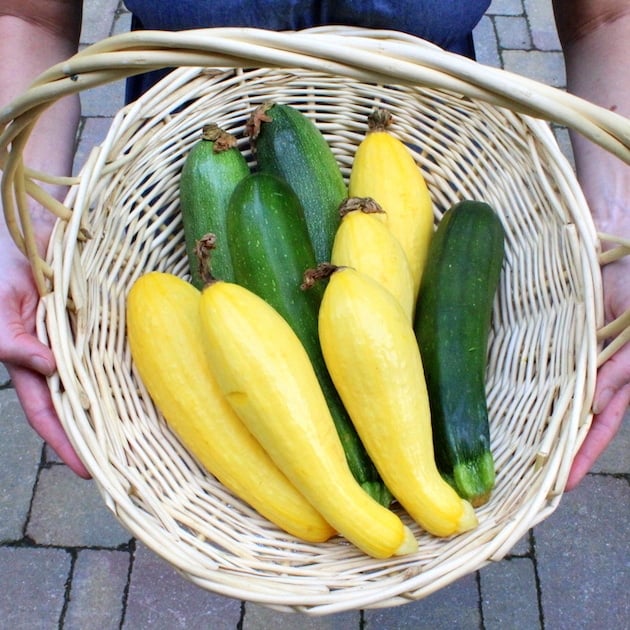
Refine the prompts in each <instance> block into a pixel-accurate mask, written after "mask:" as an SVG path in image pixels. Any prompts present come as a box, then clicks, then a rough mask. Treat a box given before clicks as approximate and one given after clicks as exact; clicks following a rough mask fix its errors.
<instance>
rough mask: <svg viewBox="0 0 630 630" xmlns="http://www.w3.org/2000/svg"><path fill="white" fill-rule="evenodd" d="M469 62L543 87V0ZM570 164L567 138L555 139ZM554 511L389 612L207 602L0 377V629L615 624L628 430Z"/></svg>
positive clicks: (97, 93)
mask: <svg viewBox="0 0 630 630" xmlns="http://www.w3.org/2000/svg"><path fill="white" fill-rule="evenodd" d="M128 24H129V16H128V14H127V13H126V12H125V11H124V9H123V8H121V6H119V2H118V0H105V1H100V2H97V0H88V2H87V3H86V11H85V16H84V29H83V34H82V42H84V43H85V44H87V43H90V42H92V41H95V40H97V39H100V38H102V37H105V36H107V35H109V34H113V33H115V32H120V31H124V30H126V29H127V28H128ZM475 36H476V42H477V49H478V57H479V61H481V62H482V63H486V64H489V65H494V66H501V67H505V68H507V69H509V70H512V71H514V72H519V73H522V74H525V75H528V76H531V77H533V78H536V79H538V80H540V81H543V82H546V83H549V84H551V85H555V86H560V87H562V86H563V85H564V67H563V61H562V55H561V53H560V52H559V45H558V41H557V37H556V35H555V32H554V30H553V26H552V20H551V9H550V2H548V1H547V0H495V1H494V2H493V4H492V6H491V9H490V11H489V12H488V14H487V15H486V17H484V19H483V21H482V22H481V24H480V25H479V27H478V29H477V31H476V33H475ZM122 94H123V92H122V86H120V85H115V86H107V87H104V88H99V89H97V90H93V91H92V92H91V93H89V94H85V95H82V100H83V120H82V127H81V137H80V143H79V147H78V151H77V161H78V163H80V162H81V160H82V158H83V157H84V156H85V154H86V151H87V150H89V147H91V146H92V145H93V144H95V143H98V142H100V140H101V139H102V138H103V136H104V134H105V133H106V130H107V126H108V124H109V119H110V117H111V116H112V114H113V112H115V111H116V110H117V108H118V107H119V106H120V103H121V101H122ZM556 132H557V137H558V140H559V142H560V144H561V146H562V147H563V149H564V150H565V152H566V154H567V155H568V156H569V157H570V147H569V142H568V136H567V134H566V131H565V130H563V129H558V130H556ZM628 417H629V416H626V419H625V421H624V424H623V427H622V431H621V434H620V435H619V436H618V438H617V439H616V440H615V442H614V443H613V444H612V445H611V446H610V447H609V449H608V450H607V452H606V453H605V454H604V455H603V457H602V458H601V459H600V461H599V462H598V463H597V465H596V467H595V469H594V470H593V471H592V473H591V474H589V475H588V477H587V479H586V480H585V482H584V483H583V484H582V485H581V486H580V487H579V488H578V489H577V490H575V491H574V492H572V493H570V494H568V495H566V496H565V497H564V498H563V500H562V502H561V504H560V507H559V508H558V509H557V511H556V512H555V513H554V514H553V515H552V516H551V517H549V518H548V519H547V520H546V521H545V522H543V523H542V524H540V525H539V526H537V527H534V528H533V529H532V530H530V531H529V532H528V534H527V535H526V536H525V537H524V538H523V539H522V540H521V541H520V542H519V543H518V544H517V545H516V546H515V548H514V549H513V550H512V552H511V554H510V555H508V556H507V557H506V558H505V559H504V560H503V561H501V562H498V563H494V564H492V565H490V566H487V567H485V568H483V569H482V570H480V571H477V572H476V573H474V574H472V575H469V576H467V577H465V578H463V579H461V580H459V581H458V582H456V583H454V584H452V585H451V586H449V587H447V588H445V589H443V590H441V591H438V592H437V593H436V594H434V595H432V596H430V597H428V598H426V599H424V600H421V601H419V602H414V603H411V604H407V605H405V606H402V607H396V608H386V609H382V610H368V611H354V612H348V613H342V614H338V615H332V616H329V617H324V618H310V617H306V616H304V615H300V614H293V615H287V614H283V613H278V612H275V611H273V610H270V609H268V608H265V607H262V606H258V605H254V604H250V603H247V604H242V603H241V602H239V601H236V600H232V599H228V598H225V597H221V596H217V595H213V594H211V593H207V592H205V591H203V590H201V589H199V588H197V587H196V586H194V585H192V584H190V583H189V582H187V581H186V580H184V579H182V578H181V577H180V576H179V575H178V574H177V573H176V572H175V571H174V570H173V569H172V568H171V567H169V566H168V565H166V564H165V563H164V562H163V561H162V560H161V559H159V558H158V557H157V556H155V555H154V554H153V553H152V552H151V551H149V550H148V549H147V548H146V547H144V546H143V545H142V544H141V543H139V542H138V541H136V540H134V539H133V538H132V537H131V536H130V535H129V533H128V532H127V531H126V530H124V529H123V528H122V527H121V526H120V525H119V524H118V522H117V521H116V520H115V519H114V517H113V516H112V515H111V513H110V512H109V511H108V510H107V509H106V507H105V506H104V504H103V502H102V501H101V499H100V495H99V494H98V492H97V490H96V488H95V486H94V485H93V484H92V483H91V482H85V481H80V480H79V479H77V478H76V477H74V476H73V475H72V474H71V473H70V472H69V471H68V470H67V469H66V467H65V466H64V465H63V464H61V463H60V462H59V461H58V460H57V459H56V457H55V456H54V454H53V453H51V452H50V450H49V449H47V448H46V447H45V446H44V445H43V444H42V442H41V440H39V439H38V438H37V437H36V436H35V435H34V433H33V432H32V431H31V430H30V429H29V428H28V427H27V425H26V423H25V421H24V418H23V414H22V411H21V409H20V406H19V404H18V402H17V398H16V395H15V391H14V390H13V389H12V387H11V383H10V381H9V377H8V375H7V373H6V370H4V368H3V367H2V366H0V431H1V435H2V436H3V440H2V441H0V480H1V483H0V613H2V615H1V618H2V619H3V621H2V627H6V628H11V629H12V630H22V629H23V630H35V629H40V628H41V629H43V630H49V629H53V628H64V629H65V630H69V629H78V630H91V629H93V628H94V629H99V630H106V629H110V628H112V629H113V628H124V629H128V630H143V629H144V628H149V627H150V628H155V629H158V630H161V629H164V630H167V629H168V630H172V629H174V628H185V629H186V630H196V629H197V628H208V629H212V630H223V629H226V630H228V629H231V630H234V629H239V630H268V629H278V630H289V629H296V630H297V629H299V630H309V629H317V630H323V629H326V628H331V629H333V628H334V629H335V630H337V629H341V628H343V629H346V628H347V629H349V630H352V629H355V628H356V629H357V630H358V629H363V630H372V629H376V628H383V629H385V630H403V629H407V628H409V629H414V630H421V629H423V628H430V629H432V630H441V629H444V630H452V629H462V630H468V629H471V630H472V629H484V630H494V629H497V630H505V629H518V630H520V629H525V630H530V629H532V630H534V629H536V628H545V629H548V630H560V629H563V628H576V629H589V630H590V629H591V628H593V629H596V628H597V629H599V628H606V629H608V628H610V629H618V628H624V627H628V623H629V619H630V605H629V602H628V597H627V593H628V592H629V591H630V571H629V565H628V553H627V549H628V540H629V539H630V536H629V534H630V532H629V519H628V518H627V517H628V513H629V507H630V491H629V488H628V480H629V477H628V475H629V473H630V422H629V421H628Z"/></svg>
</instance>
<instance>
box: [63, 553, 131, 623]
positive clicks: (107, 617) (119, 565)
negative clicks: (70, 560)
mask: <svg viewBox="0 0 630 630" xmlns="http://www.w3.org/2000/svg"><path fill="white" fill-rule="evenodd" d="M129 562H130V552H129V551H113V550H106V551H104V550H100V549H81V550H80V551H78V552H77V555H76V560H75V563H74V570H73V573H72V587H71V589H70V597H69V602H68V606H67V609H66V614H65V617H64V628H66V630H84V629H85V628H99V629H100V630H107V629H108V628H112V629H113V628H119V627H120V623H121V621H122V611H123V603H124V596H125V589H126V586H127V580H128V578H129Z"/></svg>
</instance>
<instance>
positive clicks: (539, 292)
mask: <svg viewBox="0 0 630 630" xmlns="http://www.w3.org/2000/svg"><path fill="white" fill-rule="evenodd" d="M167 66H173V67H175V66H176V67H178V69H177V70H175V71H174V72H173V73H172V74H171V75H169V76H168V78H167V79H165V80H164V81H162V82H161V83H160V84H159V85H157V86H156V87H155V88H154V89H152V90H151V91H150V92H148V93H147V94H146V95H145V96H144V97H142V98H141V99H140V100H139V101H137V102H135V103H133V104H131V105H129V106H127V107H126V108H124V109H123V110H121V111H120V112H119V114H118V115H117V116H116V118H115V119H114V121H113V124H112V126H111V129H110V131H109V134H108V135H107V138H106V140H105V141H104V143H103V144H102V145H101V146H100V147H96V148H95V149H94V151H93V152H92V153H91V155H90V156H89V158H88V160H87V162H86V164H85V166H84V167H83V169H82V171H81V173H80V175H79V176H78V177H76V178H75V179H73V180H72V186H71V188H70V192H69V194H68V197H67V199H66V201H65V205H63V206H62V205H60V204H55V203H54V202H53V201H52V200H51V199H49V198H47V197H46V196H45V194H44V193H43V191H42V190H41V189H40V188H39V186H38V182H37V180H38V179H42V177H43V176H42V175H41V174H38V173H32V172H30V171H29V170H28V169H26V168H24V167H23V165H22V163H21V156H20V153H21V148H22V146H23V143H24V141H25V139H26V138H27V137H28V134H29V131H30V127H31V123H32V122H33V120H34V119H36V117H37V116H38V115H39V114H40V113H41V111H42V110H43V108H44V107H45V106H47V105H48V104H49V103H52V102H53V101H55V100H57V99H58V98H60V96H62V95H64V94H67V93H70V92H75V91H79V90H83V89H87V88H89V87H91V86H94V85H98V84H102V83H105V82H109V81H114V80H116V79H120V78H123V77H125V76H128V75H130V74H133V73H137V72H140V71H143V70H147V69H153V68H160V67H167ZM268 100H277V101H281V102H287V103H291V104H293V105H294V106H296V107H298V108H300V109H301V110H302V111H304V112H305V113H306V114H307V115H308V116H309V117H311V118H312V119H313V120H314V121H315V122H316V123H317V124H318V126H319V127H320V129H321V130H322V131H323V132H324V134H325V136H326V138H327V140H328V141H329V143H330V145H331V146H332V148H333V150H334V152H335V154H336V156H337V157H338V159H339V163H340V164H341V166H342V168H343V170H344V173H345V174H346V175H347V174H348V171H349V167H350V164H351V161H352V157H353V154H354V151H355V148H356V146H357V144H358V143H359V141H360V140H361V138H362V137H363V135H364V133H365V124H366V115H367V113H368V112H369V111H370V110H371V109H372V108H373V106H374V105H375V104H380V105H382V106H384V107H386V108H387V109H389V110H390V111H391V112H392V114H393V115H394V120H395V124H394V127H393V131H394V132H395V133H396V134H397V135H398V136H399V137H400V138H402V139H403V140H404V141H406V142H407V143H409V145H410V146H411V147H412V148H413V150H414V155H415V158H416V159H417V162H418V164H419V165H420V166H421V167H422V169H423V170H424V172H425V175H426V178H427V182H428V184H429V187H430V190H431V193H432V195H433V199H434V202H435V208H436V220H438V219H439V217H440V214H441V212H443V211H444V210H445V209H446V208H447V207H448V206H450V205H451V204H452V203H453V202H455V201H457V200H459V199H461V198H464V197H468V198H475V197H476V198H481V199H484V200H487V201H488V202H489V203H491V204H492V205H493V206H494V207H495V208H496V209H497V211H498V212H499V213H500V215H501V217H502V219H503V222H504V224H505V226H506V230H507V254H506V262H505V266H504V272H503V275H502V280H501V285H500V288H499V293H498V297H497V300H496V305H495V309H494V319H493V328H492V333H491V341H490V353H489V369H488V381H487V386H488V398H489V406H490V415H491V432H492V447H493V450H494V453H495V457H496V463H497V485H496V491H495V492H494V494H493V496H492V499H491V500H490V502H489V503H488V504H487V505H485V506H484V507H482V508H480V509H479V510H478V515H479V520H480V524H479V527H478V528H477V529H475V530H474V531H472V532H469V533H466V534H464V535H460V536H458V537H453V538H450V539H445V540H442V539H437V538H433V537H431V536H429V535H427V534H425V533H423V532H421V531H420V530H419V529H418V527H417V526H415V525H413V524H411V522H410V521H409V519H408V518H407V517H406V516H405V515H404V514H402V515H401V516H402V518H403V520H405V522H407V523H408V524H409V525H410V526H411V527H412V529H413V530H414V532H415V533H416V534H417V536H418V538H419V542H420V550H419V551H418V552H417V553H415V554H414V555H411V556H406V557H402V558H396V559H391V560H385V561H383V560H374V559H370V558H368V557H366V556H365V555H363V554H362V553H361V552H359V551H358V550H357V549H356V548H354V547H353V546H352V545H349V544H347V543H346V542H345V541H343V540H341V539H339V538H336V539H333V540H331V541H329V542H328V543H325V544H320V545H312V544H306V543H302V542H300V541H298V540H295V539H293V538H291V537H290V536H288V535H286V534H284V533H282V532H281V531H279V530H278V529H276V528H275V527H274V526H272V525H271V524H270V523H268V522H266V521H265V520H264V519H262V518H261V517H259V516H258V515H257V514H256V513H254V512H253V511H252V510H251V509H249V508H248V507H247V506H245V505H244V504H242V503H241V502H240V501H239V500H238V499H236V498H235V497H233V496H232V495H231V494H230V493H229V492H228V491H227V490H226V489H225V488H223V487H222V486H221V485H220V484H219V483H217V482H216V481H215V480H214V479H213V478H212V477H211V476H209V475H208V474H206V473H204V471H203V470H202V469H201V468H200V466H199V465H198V464H197V462H196V461H195V460H194V459H193V458H192V457H191V456H190V455H189V454H188V453H187V452H186V450H185V449H184V448H183V447H182V446H181V445H180V443H179V442H178V440H177V439H176V438H175V437H174V436H173V435H172V434H171V432H170V431H169V429H168V428H167V426H166V425H165V423H164V422H163V420H162V418H161V417H160V415H159V414H158V413H157V412H156V410H155V408H154V407H153V405H152V403H151V400H150V399H149V397H148V396H147V394H146V392H145V391H144V390H143V388H142V386H141V384H140V383H139V381H138V379H137V378H136V375H135V373H134V370H133V367H132V363H131V359H130V355H129V350H128V347H127V343H126V336H125V299H126V294H127V291H128V289H129V287H130V285H131V283H132V282H133V281H134V279H136V278H137V277H138V276H139V275H140V274H142V273H144V272H146V271H148V270H152V269H159V270H164V271H171V272H174V273H176V274H179V275H182V276H186V273H187V268H186V256H185V253H184V240H183V235H182V228H181V219H180V216H179V209H178V180H179V173H180V169H181V166H182V162H183V159H184V156H185V155H186V153H187V151H188V149H189V148H190V147H191V145H192V144H193V143H194V142H196V141H197V139H198V137H199V135H198V134H199V129H200V127H201V126H202V125H203V124H204V123H207V122H216V123H218V124H219V125H221V126H223V127H225V128H226V129H228V130H230V131H232V132H233V133H234V134H236V135H237V137H239V138H240V139H241V140H240V141H241V143H242V148H243V150H244V151H245V152H246V154H247V155H249V154H248V153H247V144H246V142H245V140H244V134H243V130H244V124H245V121H246V119H247V117H248V116H249V114H250V113H251V111H252V110H253V108H254V107H256V106H257V105H258V104H260V103H262V102H264V101H268ZM541 119H542V120H541ZM1 120H2V123H3V124H4V125H5V127H4V134H3V136H2V139H1V140H0V142H1V143H2V144H1V148H2V151H3V158H2V159H3V165H4V174H3V194H4V200H5V213H6V216H7V221H8V223H9V225H10V226H11V228H12V230H13V234H14V238H15V240H16V242H17V243H18V244H20V245H21V246H22V247H23V248H24V250H25V251H26V252H27V253H28V255H29V258H30V260H31V263H32V266H33V271H34V273H35V276H36V279H37V281H38V286H39V288H40V292H41V295H42V299H41V307H40V310H39V317H38V333H39V335H40V337H41V338H42V339H44V340H46V341H47V342H48V343H49V344H50V346H51V347H52V349H53V351H54V353H55V356H56V358H57V363H58V373H57V374H56V375H55V376H53V377H52V378H50V380H49V384H50V389H51V392H52V396H53V400H54V403H55V406H56V408H57V410H58V413H59V415H60V417H61V420H62V422H63V425H64V428H65V429H66V431H67V432H68V434H69V436H70V438H71V440H72V442H73V444H74V445H75V448H76V450H77V451H78V453H79V455H80V456H81V458H82V459H83V461H84V463H85V464H86V466H87V467H88V469H89V470H90V471H91V473H92V475H93V477H94V480H95V482H96V484H97V486H98V488H99V489H100V492H101V493H102V496H103V498H104V500H105V502H106V504H107V505H108V506H109V508H110V509H111V510H112V512H113V513H114V514H115V516H116V517H117V518H118V519H119V521H120V522H121V523H122V525H124V526H125V527H126V528H128V530H129V531H130V532H131V533H132V534H133V535H134V536H135V537H137V538H138V539H140V540H141V541H142V542H143V543H144V544H146V545H147V546H148V547H150V548H151V549H153V550H154V551H155V552H156V553H157V554H158V555H160V556H161V557H162V558H164V559H165V560H167V561H168V562H169V563H171V564H172V565H173V566H174V567H176V568H177V569H178V570H179V571H180V572H181V573H182V574H183V575H184V576H186V577H187V578H188V579H190V580H192V581H193V582H195V583H196V584H198V585H199V586H201V587H203V588H206V589H209V590H211V591H214V592H217V593H221V594H223V595H227V596H231V597H235V598H240V599H244V600H249V601H256V602H259V603H262V604H265V605H269V606H273V607H275V608H278V609H281V610H301V611H303V612H307V613H312V614H324V613H331V612H338V611H342V610H347V609H356V608H369V607H378V606H392V605H397V604H401V603H404V602H407V601H410V600H416V599H419V598H422V597H424V596H426V595H428V594H430V593H432V592H434V591H436V590H438V589H440V588H441V587H443V586H445V585H447V584H449V583H451V582H453V581H454V580H456V579H458V578H459V577H461V576H463V575H465V574H467V573H470V572H472V571H474V570H476V569H478V568H480V567H481V566H483V565H484V564H485V563H487V562H489V561H495V560H499V559H501V558H502V557H503V556H504V555H505V554H506V553H507V552H508V551H509V550H510V548H511V547H512V546H513V545H514V544H515V543H516V542H517V541H518V540H519V539H520V538H521V537H522V536H523V535H524V534H525V533H526V532H527V530H528V529H529V528H530V527H532V526H533V525H534V524H536V523H538V522H539V521H541V520H542V519H544V518H545V517H546V516H548V515H549V514H550V513H551V512H552V511H553V510H554V509H555V508H556V507H557V505H558V502H559V500H560V497H561V494H562V491H563V487H564V484H565V482H566V478H567V474H568V469H569V467H570V464H571V461H572V458H573V455H574V454H575V451H576V449H577V448H578V446H579V444H580V442H581V440H582V439H583V437H584V434H585V432H586V430H587V429H588V426H589V423H590V419H591V416H590V411H589V410H590V406H591V400H592V396H593V391H594V379H595V374H596V369H597V365H598V362H600V361H602V360H603V358H604V356H605V355H603V354H602V353H600V350H601V345H600V342H599V341H598V337H597V331H598V329H599V328H600V326H601V323H602V310H603V307H602V295H601V294H602V289H601V280H600V266H599V261H598V253H599V249H600V237H599V236H598V235H597V234H596V232H595V230H594V227H593V224H592V222H591V218H590V214H589V211H588V208H587V207H586V204H585V202H584V199H583V197H582V195H581V192H580V189H579V187H578V185H577V183H576V181H575V179H574V175H573V173H572V170H571V168H570V166H569V165H568V163H567V162H566V161H565V159H564V158H563V156H562V154H561V153H560V151H559V149H558V147H557V145H556V143H555V140H554V138H553V135H552V133H551V131H550V129H549V126H548V124H547V123H546V122H543V120H546V121H556V122H559V123H561V124H565V125H568V126H571V127H573V128H575V129H577V130H579V131H581V132H582V133H584V134H585V135H587V136H588V137H590V138H592V139H593V140H595V141H596V142H598V143H599V144H601V145H602V146H604V147H605V148H606V149H608V150H609V151H611V152H613V153H615V154H616V155H618V156H619V157H620V158H621V159H623V160H625V161H630V148H629V147H630V123H629V122H628V121H627V120H626V119H623V118H621V117H619V116H616V115H614V114H611V113H610V112H607V111H604V110H602V109H599V108H596V107H594V106H592V105H590V104H588V103H585V102H583V101H580V100H578V99H576V98H573V97H571V96H569V95H567V94H565V93H563V92H560V91H558V90H553V89H551V88H548V87H546V86H543V85H540V84H537V83H534V82H532V81H529V80H526V79H523V78H520V77H516V76H513V75H510V74H508V73H505V72H503V71H499V70H495V69H491V68H485V67H483V66H480V65H479V64H476V63H474V62H471V61H469V60H466V59H463V58H461V57H458V56H454V55H450V54H447V53H444V52H442V51H440V50H439V49H437V48H436V47H434V46H432V45H430V44H427V43H425V42H422V41H419V40H416V39H414V38H411V37H408V36H403V35H399V34H395V33H385V32H370V31H364V30H360V29H343V30H340V29H330V28H328V29H314V30H313V31H307V32H302V33H297V34H296V33H270V32H265V31H258V30H243V29H239V30H233V29H213V30H203V31H187V32H183V33H161V32H146V33H132V34H128V35H123V36H117V37H113V38H110V39H107V40H104V41H103V42H101V43H98V44H96V45H94V46H92V47H90V48H88V49H86V50H84V51H82V52H81V53H79V54H78V55H76V56H75V57H73V58H72V59H70V60H68V61H67V62H66V63H64V64H60V65H59V66H57V67H55V68H52V69H51V70H50V71H49V72H47V73H46V74H45V75H42V77H41V78H40V79H39V80H38V81H37V82H36V83H35V84H34V85H33V87H32V88H31V89H30V90H29V91H28V92H26V93H25V94H24V95H23V96H22V97H21V98H19V99H17V100H16V101H14V103H13V104H12V106H11V107H9V108H8V109H6V110H5V111H4V112H2V119H1ZM27 195H31V196H35V197H37V198H38V199H39V200H40V201H41V202H42V203H43V204H44V205H45V206H46V207H47V208H49V209H50V211H51V212H54V213H55V214H56V215H58V217H59V220H58V222H57V224H56V228H55V231H54V234H53V238H52V240H51V243H50V248H49V251H48V255H47V259H46V260H45V261H44V260H41V259H40V258H39V257H38V256H37V253H36V248H35V244H34V242H33V240H32V236H31V235H30V231H29V230H30V223H29V219H28V212H27V211H26V207H27V202H26V196H27ZM88 235H89V236H88ZM622 249H623V248H622ZM624 251H625V253H627V251H628V249H627V243H626V244H625V250H624ZM619 331H623V332H624V334H625V335H627V332H628V331H627V322H626V323H625V324H624V322H621V323H620V324H618V325H616V326H615V327H613V329H612V331H606V332H605V334H606V335H609V334H610V332H612V333H613V334H614V335H615V336H617V334H618V332H619ZM624 339H625V338H624V337H623V336H620V337H618V338H617V341H616V342H613V344H612V345H611V346H609V348H608V349H607V350H606V352H607V353H610V352H614V350H615V348H616V345H615V344H617V345H620V344H621V343H623V342H624Z"/></svg>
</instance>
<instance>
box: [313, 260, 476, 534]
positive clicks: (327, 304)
mask: <svg viewBox="0 0 630 630" xmlns="http://www.w3.org/2000/svg"><path fill="white" fill-rule="evenodd" d="M319 335H320V340H321V344H322V351H323V353H324V358H325V360H326V364H327V365H328V369H329V371H330V375H331V376H332V379H333V381H334V383H335V385H336V387H337V389H338V390H339V394H340V395H341V398H342V400H343V402H344V404H345V405H346V408H347V409H348V413H349V414H350V417H351V418H352V420H353V422H354V424H355V426H356V429H357V432H358V433H359V435H360V437H361V439H362V440H363V443H364V444H365V447H366V449H367V451H368V453H369V454H370V457H371V458H372V461H373V462H374V464H375V465H376V468H377V469H378V471H379V472H380V474H381V476H382V477H383V480H384V481H385V483H386V484H387V487H388V488H389V489H390V491H391V493H392V494H393V495H394V497H395V498H396V499H398V501H399V503H400V504H401V505H402V506H403V507H404V508H405V510H406V511H407V512H408V513H409V515H410V516H411V517H412V518H413V519H414V520H415V521H416V522H417V523H419V524H420V525H421V526H422V527H423V528H424V529H426V530H427V531H428V532H429V533H431V534H434V535H436V536H449V535H451V534H457V533H460V532H462V531H465V530H468V529H471V528H473V527H475V526H476V524H477V518H476V516H475V513H474V510H473V508H472V506H471V505H470V503H469V502H468V501H465V500H463V499H461V498H460V497H459V496H458V495H457V493H456V492H455V490H453V488H451V486H449V485H448V483H446V481H444V480H443V479H442V477H441V476H440V473H439V472H438V469H437V466H436V463H435V457H434V452H433V442H432V435H431V417H430V411H429V399H428V394H427V388H426V384H425V380H424V373H423V368H422V361H421V357H420V352H419V350H418V345H417V343H416V340H415V335H414V332H413V328H412V325H411V322H410V321H409V318H408V317H407V314H406V313H405V312H404V311H403V309H402V307H401V306H400V304H399V303H398V302H397V300H396V299H395V298H394V297H393V296H392V294H391V293H390V292H389V291H387V290H386V289H385V288H384V287H383V286H381V285H380V284H378V283H377V282H376V281H374V280H373V279H372V278H370V277H369V276H367V275H365V274H362V273H360V272H358V271H356V270H354V269H352V268H350V267H339V268H337V269H335V268H334V267H333V268H331V275H330V278H329V281H328V285H327V286H326V290H325V292H324V298H323V300H322V304H321V308H320V314H319Z"/></svg>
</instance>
